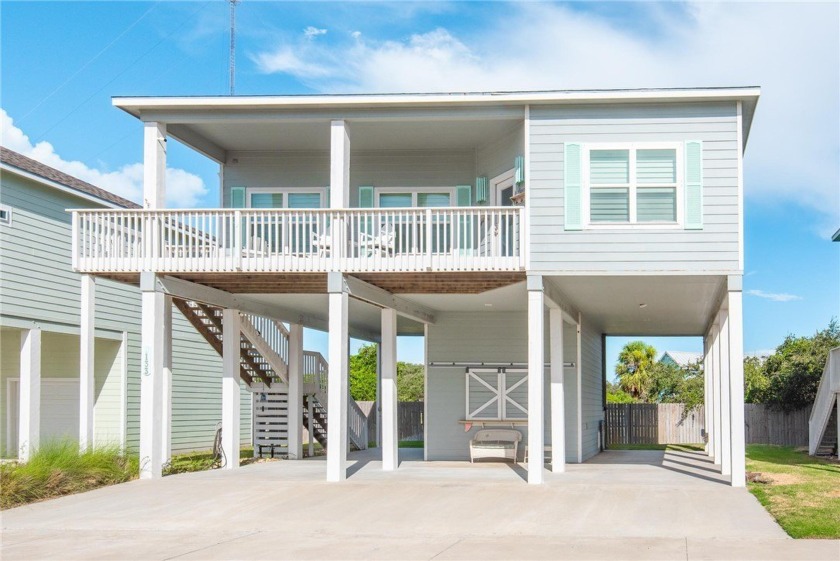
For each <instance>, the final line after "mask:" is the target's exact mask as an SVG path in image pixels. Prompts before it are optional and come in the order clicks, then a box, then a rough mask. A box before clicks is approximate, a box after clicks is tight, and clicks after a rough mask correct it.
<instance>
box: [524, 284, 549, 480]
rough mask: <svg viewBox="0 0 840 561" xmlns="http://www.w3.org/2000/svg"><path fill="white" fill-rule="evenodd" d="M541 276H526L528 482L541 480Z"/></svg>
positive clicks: (542, 421) (543, 454) (542, 341)
mask: <svg viewBox="0 0 840 561" xmlns="http://www.w3.org/2000/svg"><path fill="white" fill-rule="evenodd" d="M544 304H545V302H544V295H543V286H542V277H539V276H536V277H535V276H529V277H528V483H529V484H531V485H538V484H540V483H542V481H543V469H545V415H544V411H543V404H544V402H543V399H544V396H543V383H544V380H543V376H544V371H545V333H544V329H545V325H544V324H545V318H544V313H545V312H544Z"/></svg>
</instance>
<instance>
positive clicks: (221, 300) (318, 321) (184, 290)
mask: <svg viewBox="0 0 840 561" xmlns="http://www.w3.org/2000/svg"><path fill="white" fill-rule="evenodd" d="M141 282H142V279H141ZM155 285H156V286H157V289H158V290H160V291H161V292H163V293H165V294H168V295H170V296H174V297H175V298H180V299H182V300H192V301H194V302H201V303H203V304H209V305H211V306H216V307H218V308H233V309H236V310H239V311H241V312H243V313H246V314H254V315H257V316H263V317H270V318H272V319H276V320H278V321H282V322H285V323H299V324H301V325H303V326H304V327H309V328H312V329H317V330H319V331H328V330H329V321H328V320H327V319H324V318H321V317H318V316H313V315H307V314H301V313H300V312H296V311H294V310H291V309H289V308H286V307H285V306H279V305H277V304H271V303H267V302H262V301H258V300H254V299H253V298H249V297H247V296H242V295H237V294H231V293H230V292H225V291H224V290H219V289H218V288H213V287H210V286H206V285H203V284H199V283H196V282H191V281H187V280H184V279H179V278H176V277H171V276H165V275H160V276H158V277H156V279H155ZM349 333H350V336H351V337H354V338H356V339H362V340H364V341H372V342H376V341H379V333H378V332H374V331H370V330H367V329H361V328H358V327H356V328H353V327H349Z"/></svg>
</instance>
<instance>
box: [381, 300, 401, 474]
mask: <svg viewBox="0 0 840 561" xmlns="http://www.w3.org/2000/svg"><path fill="white" fill-rule="evenodd" d="M380 348H381V349H382V361H381V372H382V469H383V470H384V471H393V470H395V469H397V466H398V465H399V426H398V416H397V409H398V407H399V404H398V401H397V311H396V310H392V309H391V308H383V309H382V344H381V345H380Z"/></svg>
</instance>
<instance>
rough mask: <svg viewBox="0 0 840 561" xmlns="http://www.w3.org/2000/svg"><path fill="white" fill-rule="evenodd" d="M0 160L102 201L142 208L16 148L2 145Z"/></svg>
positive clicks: (126, 206) (125, 206) (0, 147)
mask: <svg viewBox="0 0 840 561" xmlns="http://www.w3.org/2000/svg"><path fill="white" fill-rule="evenodd" d="M0 162H2V163H3V164H5V165H7V166H10V167H13V168H17V169H18V170H20V171H23V172H25V173H28V174H31V175H36V176H38V177H40V178H42V179H45V180H47V181H48V182H53V183H58V184H59V185H62V186H64V187H67V188H69V189H70V190H73V191H78V192H79V193H81V194H83V195H87V196H91V197H94V198H97V199H100V200H102V201H106V202H108V203H111V204H113V205H116V206H120V207H123V208H141V207H140V205H138V204H137V203H134V202H132V201H129V200H128V199H124V198H122V197H120V196H118V195H115V194H113V193H111V192H110V191H106V190H105V189H101V188H99V187H97V186H96V185H91V184H90V183H88V182H87V181H82V180H81V179H77V178H75V177H73V176H72V175H68V174H66V173H64V172H63V171H59V170H57V169H55V168H52V167H50V166H48V165H46V164H42V163H41V162H39V161H37V160H33V159H32V158H27V157H26V156H24V155H23V154H18V153H17V152H15V151H14V150H9V149H8V148H6V147H3V146H0Z"/></svg>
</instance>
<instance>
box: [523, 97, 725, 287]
mask: <svg viewBox="0 0 840 561" xmlns="http://www.w3.org/2000/svg"><path fill="white" fill-rule="evenodd" d="M530 116H531V125H530V136H529V139H530V154H531V157H530V160H531V169H530V175H531V177H530V192H529V194H528V197H529V207H530V214H531V269H532V270H534V271H535V272H570V273H581V272H591V273H616V272H630V271H633V272H652V271H658V272H663V271H678V272H701V271H715V272H734V271H738V269H739V265H738V142H739V139H738V133H737V117H736V105H735V102H720V103H702V104H701V103H683V104H649V105H597V106H532V107H531V112H530ZM686 140H701V141H703V177H704V185H703V223H704V224H703V229H702V230H672V231H671V230H669V231H663V230H657V229H650V230H640V229H635V230H632V229H631V230H626V229H625V230H619V231H616V230H613V231H610V230H586V229H584V230H583V231H565V230H564V206H563V169H564V168H563V151H564V143H565V142H582V143H586V142H633V141H635V142H664V141H680V142H682V141H686Z"/></svg>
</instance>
